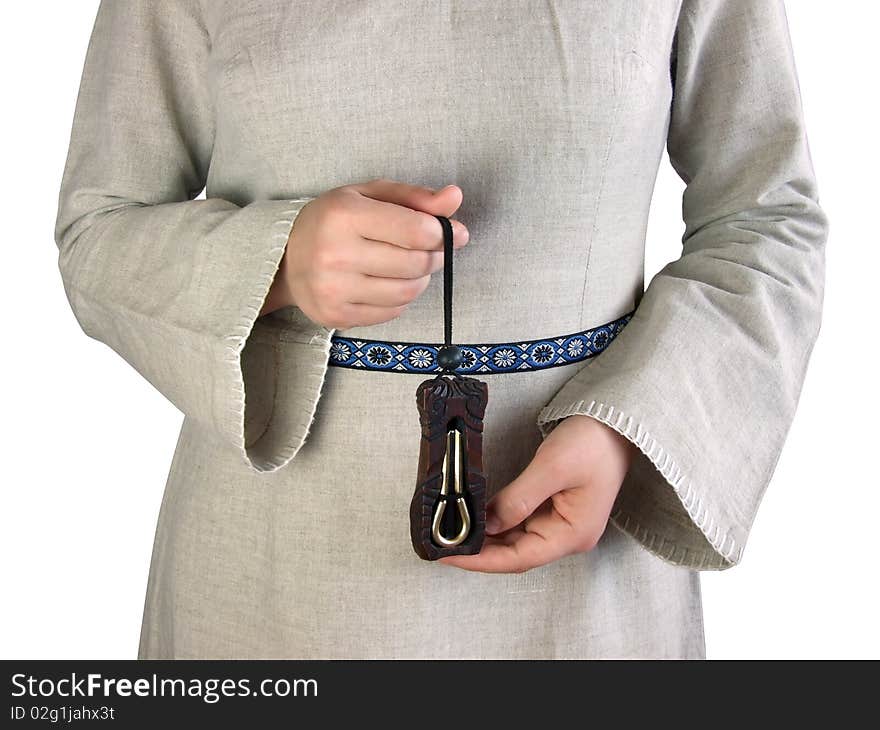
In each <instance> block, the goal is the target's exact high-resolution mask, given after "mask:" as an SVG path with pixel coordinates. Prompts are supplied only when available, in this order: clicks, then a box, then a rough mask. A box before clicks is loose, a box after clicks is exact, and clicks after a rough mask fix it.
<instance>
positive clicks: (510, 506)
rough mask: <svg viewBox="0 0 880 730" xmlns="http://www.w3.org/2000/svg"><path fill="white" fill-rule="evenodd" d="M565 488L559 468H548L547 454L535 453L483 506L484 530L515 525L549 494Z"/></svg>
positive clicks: (507, 527) (491, 530)
mask: <svg viewBox="0 0 880 730" xmlns="http://www.w3.org/2000/svg"><path fill="white" fill-rule="evenodd" d="M564 487H565V485H564V484H562V483H560V482H559V476H558V470H556V469H551V468H550V465H549V459H548V458H547V457H546V456H538V455H537V454H536V456H535V458H533V459H532V461H531V462H530V463H529V465H528V466H527V467H526V468H525V469H524V470H523V471H522V472H521V473H520V475H519V476H518V477H517V478H516V479H514V480H513V481H512V482H511V483H510V484H508V485H507V486H506V487H504V488H503V489H502V490H501V491H500V492H498V493H497V494H496V495H495V496H494V497H493V498H492V499H491V500H490V501H489V504H488V505H487V506H486V532H487V533H489V534H495V533H498V532H504V531H506V530H509V529H510V528H511V527H516V526H517V525H518V524H519V523H520V522H522V521H523V520H525V519H526V518H527V517H529V515H531V514H532V513H533V512H534V511H535V510H536V509H538V507H539V506H541V504H542V503H543V502H544V501H545V500H546V499H547V498H548V497H550V496H551V495H553V494H556V492H559V491H561V490H562V489H563V488H564Z"/></svg>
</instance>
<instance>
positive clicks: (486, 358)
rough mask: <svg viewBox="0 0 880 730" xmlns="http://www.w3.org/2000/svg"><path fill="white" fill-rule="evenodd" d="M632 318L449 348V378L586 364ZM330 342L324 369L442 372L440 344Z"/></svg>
mask: <svg viewBox="0 0 880 730" xmlns="http://www.w3.org/2000/svg"><path fill="white" fill-rule="evenodd" d="M633 311H635V310H633ZM632 315H633V312H628V313H627V314H624V315H623V316H622V317H619V318H618V319H615V320H613V321H611V322H606V323H605V324H600V325H599V326H597V327H592V328H591V329H587V330H582V331H580V332H573V333H572V334H570V335H560V336H559V337H551V338H545V339H540V340H524V341H520V342H492V343H487V344H468V343H455V344H456V345H457V346H458V347H459V349H460V350H461V351H462V364H461V365H459V366H458V368H456V369H455V370H454V371H453V372H456V373H461V374H466V373H519V372H525V371H527V370H546V369H547V368H555V367H559V366H560V365H570V364H571V363H575V362H581V361H582V360H588V359H590V358H591V357H595V356H596V355H598V354H600V353H601V352H602V351H603V350H604V349H605V348H606V347H608V343H609V342H611V340H613V339H614V338H615V337H616V336H617V335H618V334H620V332H621V330H623V328H624V327H625V326H626V324H627V322H629V320H630V319H631V318H632ZM330 339H331V344H330V359H329V362H328V364H329V365H333V366H335V367H339V368H351V369H353V370H384V371H386V372H391V373H419V374H424V373H434V372H441V370H442V368H441V367H440V365H439V364H438V363H437V352H438V350H439V349H440V348H441V347H443V345H442V343H427V342H397V341H394V340H366V339H361V338H358V337H343V336H341V335H333V336H332V337H331V338H330Z"/></svg>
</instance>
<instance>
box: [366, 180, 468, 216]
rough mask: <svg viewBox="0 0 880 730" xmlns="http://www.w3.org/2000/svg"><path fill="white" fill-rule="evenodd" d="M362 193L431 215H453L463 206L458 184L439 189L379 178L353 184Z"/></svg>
mask: <svg viewBox="0 0 880 730" xmlns="http://www.w3.org/2000/svg"><path fill="white" fill-rule="evenodd" d="M352 187H353V188H354V189H355V190H357V191H358V192H359V193H360V194H361V195H365V196H366V197H368V198H373V199H374V200H382V201H384V202H386V203H394V204H396V205H402V206H404V207H406V208H412V209H413V210H419V211H422V212H423V213H429V214H430V215H442V216H445V217H447V218H449V217H451V216H452V215H453V214H454V213H455V211H457V210H458V209H459V207H460V206H461V201H462V198H463V194H462V192H461V188H460V187H458V185H447V186H445V187H443V188H440V189H439V190H434V189H433V188H428V187H424V186H422V185H409V184H408V183H402V182H397V181H396V180H386V179H384V178H379V179H377V180H371V181H370V182H366V183H360V184H357V185H353V186H352Z"/></svg>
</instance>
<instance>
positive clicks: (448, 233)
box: [436, 215, 452, 345]
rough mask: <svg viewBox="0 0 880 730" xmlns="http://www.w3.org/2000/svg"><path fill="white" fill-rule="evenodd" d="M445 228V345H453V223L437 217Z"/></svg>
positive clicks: (447, 219)
mask: <svg viewBox="0 0 880 730" xmlns="http://www.w3.org/2000/svg"><path fill="white" fill-rule="evenodd" d="M436 218H437V220H438V221H440V225H441V226H442V227H443V343H444V344H445V345H451V344H452V223H450V222H449V218H446V217H445V216H442V215H438V216H436Z"/></svg>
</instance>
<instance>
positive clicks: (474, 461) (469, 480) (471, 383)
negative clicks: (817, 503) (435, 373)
mask: <svg viewBox="0 0 880 730" xmlns="http://www.w3.org/2000/svg"><path fill="white" fill-rule="evenodd" d="M488 395H489V388H488V386H487V385H486V383H484V382H483V381H481V380H477V379H475V378H467V377H463V376H455V377H449V376H441V377H435V378H432V379H430V380H426V381H424V382H423V383H421V384H420V385H419V387H418V389H417V390H416V403H417V405H418V409H419V420H420V423H421V431H422V436H421V442H420V449H419V465H418V475H417V478H416V490H415V493H414V494H413V498H412V502H411V504H410V536H411V538H412V544H413V548H414V549H415V551H416V553H417V554H418V555H419V557H420V558H422V559H423V560H437V559H438V558H442V557H445V556H447V555H473V554H474V553H478V552H480V549H481V548H482V546H483V537H484V535H485V528H486V478H485V475H484V474H483V417H484V415H485V412H486V403H487V401H488ZM450 429H457V430H459V431H460V432H461V440H460V442H459V443H461V444H462V450H461V454H462V457H463V473H464V475H465V476H466V479H465V480H464V484H463V489H462V492H463V495H464V503H465V505H466V507H467V509H468V514H469V516H470V522H471V524H470V530H469V532H468V534H467V537H465V538H464V540H463V541H462V542H460V543H459V544H458V545H455V546H453V547H448V546H444V545H442V544H438V543H437V542H436V541H435V539H434V537H433V534H432V527H433V520H434V516H435V512H436V510H437V509H438V507H439V504H438V503H439V502H440V501H442V500H444V499H445V500H446V509H445V510H444V513H443V520H442V521H441V524H442V526H443V527H444V529H443V530H442V534H443V536H445V537H450V536H454V535H456V534H458V533H459V532H460V528H461V526H462V525H463V522H462V519H461V514H460V512H459V510H458V507H457V501H456V500H457V497H456V495H455V494H449V495H447V497H443V496H442V495H441V489H442V486H443V474H442V470H443V461H444V457H445V456H446V448H447V443H448V437H447V434H448V432H449V431H450ZM449 491H450V492H452V490H451V489H450V490H449Z"/></svg>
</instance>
